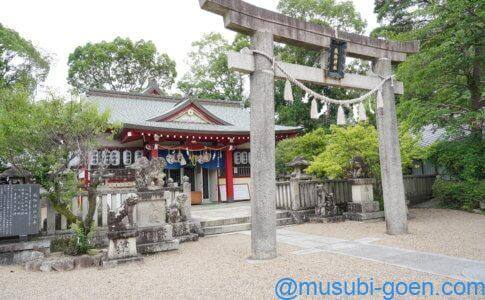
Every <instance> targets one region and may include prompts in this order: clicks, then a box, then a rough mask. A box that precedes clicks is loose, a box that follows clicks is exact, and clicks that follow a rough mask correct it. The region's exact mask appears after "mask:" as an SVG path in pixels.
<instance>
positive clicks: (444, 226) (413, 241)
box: [295, 209, 485, 260]
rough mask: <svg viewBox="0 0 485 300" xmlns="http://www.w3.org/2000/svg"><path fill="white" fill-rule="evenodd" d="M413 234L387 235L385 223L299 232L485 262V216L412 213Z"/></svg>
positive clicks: (315, 226) (307, 227)
mask: <svg viewBox="0 0 485 300" xmlns="http://www.w3.org/2000/svg"><path fill="white" fill-rule="evenodd" d="M410 216H411V219H410V220H409V223H408V224H409V225H408V226H409V234H407V235H400V236H392V235H388V234H385V231H386V223H385V222H384V221H368V222H363V223H361V222H353V221H346V222H344V223H333V224H324V225H322V224H303V225H300V226H298V227H295V229H296V230H298V231H301V232H305V233H310V234H319V235H324V236H329V237H337V238H342V239H348V240H356V239H361V238H364V237H372V238H378V239H379V240H378V241H377V242H375V243H376V244H381V245H386V246H394V247H399V248H405V249H411V250H416V251H424V252H433V253H439V254H444V255H449V256H457V257H463V258H468V259H474V260H485V216H483V215H479V214H473V213H467V212H463V211H457V210H450V209H411V210H410Z"/></svg>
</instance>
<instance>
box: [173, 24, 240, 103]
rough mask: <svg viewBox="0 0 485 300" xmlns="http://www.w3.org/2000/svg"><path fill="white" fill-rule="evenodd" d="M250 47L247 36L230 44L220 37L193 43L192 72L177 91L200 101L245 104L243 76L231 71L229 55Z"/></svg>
mask: <svg viewBox="0 0 485 300" xmlns="http://www.w3.org/2000/svg"><path fill="white" fill-rule="evenodd" d="M248 45H249V42H248V38H247V37H245V36H244V35H237V36H236V38H235V40H234V41H233V43H232V44H230V43H229V42H228V41H227V40H226V39H225V38H224V37H223V36H222V35H221V34H220V33H214V32H211V33H207V34H204V36H203V37H202V38H201V39H200V40H198V41H195V42H193V43H192V48H193V49H192V51H190V52H189V54H188V64H189V66H190V69H189V71H188V72H187V73H186V74H185V75H184V76H183V77H182V79H181V80H180V81H179V82H178V88H179V89H180V90H181V91H182V92H183V93H185V94H189V93H192V94H195V95H197V96H198V97H199V98H206V99H225V100H235V101H241V100H243V80H242V75H241V74H237V73H235V72H232V71H230V70H229V68H228V66H227V52H228V51H230V50H234V51H239V50H240V49H242V48H244V47H247V46H248Z"/></svg>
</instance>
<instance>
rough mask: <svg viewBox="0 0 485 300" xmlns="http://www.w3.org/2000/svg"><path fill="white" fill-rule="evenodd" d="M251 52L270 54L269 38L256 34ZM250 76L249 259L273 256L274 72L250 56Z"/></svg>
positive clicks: (265, 62) (263, 60) (262, 59)
mask: <svg viewBox="0 0 485 300" xmlns="http://www.w3.org/2000/svg"><path fill="white" fill-rule="evenodd" d="M251 41H252V47H253V49H256V50H260V51H264V52H266V53H268V54H269V55H273V35H272V34H271V33H269V32H263V31H257V32H256V33H254V34H253V36H252V37H251ZM254 59H255V71H254V72H253V73H252V74H251V76H250V96H249V99H250V102H251V118H250V126H251V193H252V195H251V259H254V260H261V259H272V258H275V257H276V178H275V177H276V174H275V116H274V72H273V69H272V64H271V62H270V61H268V59H266V58H265V57H263V56H261V55H257V54H255V55H254Z"/></svg>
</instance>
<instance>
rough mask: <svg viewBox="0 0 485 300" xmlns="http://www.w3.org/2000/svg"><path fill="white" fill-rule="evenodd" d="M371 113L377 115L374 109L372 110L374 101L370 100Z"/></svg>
mask: <svg viewBox="0 0 485 300" xmlns="http://www.w3.org/2000/svg"><path fill="white" fill-rule="evenodd" d="M369 111H370V113H371V114H375V113H376V112H375V111H374V109H372V100H369Z"/></svg>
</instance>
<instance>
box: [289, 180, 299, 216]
mask: <svg viewBox="0 0 485 300" xmlns="http://www.w3.org/2000/svg"><path fill="white" fill-rule="evenodd" d="M290 195H291V210H293V211H297V210H300V176H299V174H297V173H291V177H290Z"/></svg>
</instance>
